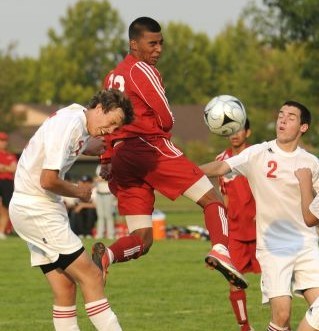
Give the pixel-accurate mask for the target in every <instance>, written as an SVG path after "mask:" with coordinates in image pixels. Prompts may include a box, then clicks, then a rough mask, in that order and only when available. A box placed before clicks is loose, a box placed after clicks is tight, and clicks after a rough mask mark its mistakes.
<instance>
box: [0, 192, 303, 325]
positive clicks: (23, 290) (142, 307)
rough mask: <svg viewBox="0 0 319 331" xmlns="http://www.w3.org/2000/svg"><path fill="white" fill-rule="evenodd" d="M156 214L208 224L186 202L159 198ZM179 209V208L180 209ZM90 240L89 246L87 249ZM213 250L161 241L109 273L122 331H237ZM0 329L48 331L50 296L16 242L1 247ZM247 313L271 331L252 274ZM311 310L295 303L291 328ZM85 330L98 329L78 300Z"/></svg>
mask: <svg viewBox="0 0 319 331" xmlns="http://www.w3.org/2000/svg"><path fill="white" fill-rule="evenodd" d="M156 207H157V208H159V209H161V210H163V211H165V212H166V215H167V219H166V220H167V223H168V224H174V225H190V224H198V225H203V221H202V217H201V213H200V209H199V208H198V207H197V206H196V205H193V204H191V203H188V201H187V200H186V199H185V200H184V199H181V200H179V201H177V202H174V203H172V202H169V201H166V199H164V198H162V197H159V198H158V202H157V206H156ZM179 208H180V209H179ZM92 242H93V241H92V240H86V241H85V245H86V247H87V248H88V249H90V247H91V244H92ZM209 246H210V245H209V243H208V242H206V241H200V240H162V241H157V242H155V243H154V245H153V247H152V249H151V251H150V252H149V253H148V255H146V256H144V257H142V258H140V259H139V260H136V261H130V262H128V263H122V264H115V265H112V267H111V268H110V273H109V277H108V282H107V285H106V289H105V293H106V295H107V297H108V299H109V301H110V303H111V305H112V308H113V310H114V311H115V312H116V314H117V316H118V318H119V320H120V323H121V325H122V328H123V330H125V331H144V330H145V331H146V330H147V331H163V330H165V331H203V330H210V331H238V326H237V325H236V322H235V319H234V317H233V314H232V311H231V308H230V304H229V301H228V284H227V283H226V282H225V280H224V278H223V277H222V276H221V275H220V274H219V273H218V272H212V271H210V270H208V269H207V268H205V267H204V263H203V258H204V256H205V254H206V253H207V251H208V250H209ZM0 250H1V259H0V330H3V331H44V330H45V331H48V330H53V325H52V320H51V307H52V295H51V292H50V290H49V287H48V284H47V282H46V280H45V278H44V277H43V275H42V273H41V272H40V271H39V270H38V268H31V267H30V263H29V259H30V258H29V252H28V249H27V247H26V245H25V243H24V242H23V241H22V240H21V239H19V238H18V237H15V236H13V237H11V238H9V239H8V240H6V241H0ZM247 278H248V280H249V282H250V287H249V288H248V290H247V297H248V311H249V316H250V320H251V323H252V325H253V326H254V328H255V330H256V331H264V330H266V326H267V324H268V320H269V308H268V307H267V306H266V307H262V305H261V303H260V302H261V294H260V289H259V276H258V275H252V274H249V275H247ZM305 310H306V305H305V302H304V300H302V299H298V298H295V299H294V300H293V313H292V327H293V329H294V330H295V329H296V326H297V324H298V321H299V320H300V319H301V318H302V317H303V315H304V313H305ZM78 319H79V325H80V328H81V330H83V331H90V330H92V331H93V330H94V328H93V326H92V325H91V324H90V322H89V320H88V318H87V317H86V314H85V311H84V309H83V302H82V298H81V294H80V293H79V295H78Z"/></svg>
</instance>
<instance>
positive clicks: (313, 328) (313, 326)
mask: <svg viewBox="0 0 319 331" xmlns="http://www.w3.org/2000/svg"><path fill="white" fill-rule="evenodd" d="M295 175H296V177H297V179H298V181H299V186H300V193H301V207H302V213H303V217H304V220H305V223H306V224H307V226H310V227H311V226H318V224H319V195H317V196H315V197H314V190H313V186H312V173H311V170H310V169H309V168H300V169H298V170H296V171H295ZM318 330H319V297H318V298H317V299H316V300H315V301H314V303H313V304H312V305H311V307H309V309H308V310H307V312H306V315H305V317H304V319H303V320H302V321H301V323H300V325H299V328H298V330H297V331H318Z"/></svg>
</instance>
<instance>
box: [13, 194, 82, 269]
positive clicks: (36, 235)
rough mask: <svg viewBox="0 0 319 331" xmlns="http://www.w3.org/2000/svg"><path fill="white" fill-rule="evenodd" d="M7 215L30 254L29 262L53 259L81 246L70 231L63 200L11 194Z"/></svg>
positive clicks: (35, 263) (41, 263) (50, 260)
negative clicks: (55, 200)
mask: <svg viewBox="0 0 319 331" xmlns="http://www.w3.org/2000/svg"><path fill="white" fill-rule="evenodd" d="M9 214H10V219H11V222H12V225H13V227H14V230H15V231H16V233H17V234H18V235H19V236H20V237H21V238H22V239H24V240H25V241H26V242H27V244H28V247H29V249H30V253H31V265H32V266H39V265H44V264H49V263H53V262H55V261H56V260H57V259H58V258H59V254H72V253H74V252H76V251H77V250H79V249H80V248H81V247H82V246H83V245H82V242H81V240H80V239H79V238H78V237H77V236H76V235H75V234H74V233H73V231H72V230H71V228H70V223H69V219H68V215H67V211H66V208H65V206H64V204H63V202H52V201H50V200H47V199H45V198H42V197H40V198H36V199H35V198H34V197H29V196H24V195H23V196H22V195H20V194H16V193H14V195H13V197H12V199H11V202H10V206H9Z"/></svg>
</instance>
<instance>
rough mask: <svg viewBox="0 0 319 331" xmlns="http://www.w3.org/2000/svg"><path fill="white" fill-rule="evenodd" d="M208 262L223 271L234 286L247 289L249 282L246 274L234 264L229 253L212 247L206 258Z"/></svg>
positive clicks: (212, 266)
mask: <svg viewBox="0 0 319 331" xmlns="http://www.w3.org/2000/svg"><path fill="white" fill-rule="evenodd" d="M205 262H206V264H207V265H208V266H209V267H210V268H213V269H216V270H218V271H219V272H221V273H222V274H223V275H224V277H225V278H226V279H227V280H228V281H229V282H230V283H231V284H232V285H234V286H236V287H238V288H241V289H245V288H247V287H248V282H247V280H246V279H245V278H244V276H243V275H242V274H241V273H240V272H239V271H238V270H237V269H236V268H235V267H234V266H233V264H232V263H231V260H230V258H229V257H228V256H227V255H224V254H221V253H218V252H217V251H216V250H214V249H212V250H211V251H210V252H209V253H208V255H207V256H206V258H205Z"/></svg>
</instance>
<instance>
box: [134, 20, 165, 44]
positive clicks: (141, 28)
mask: <svg viewBox="0 0 319 331" xmlns="http://www.w3.org/2000/svg"><path fill="white" fill-rule="evenodd" d="M145 31H147V32H161V26H160V25H159V23H158V22H157V21H155V20H154V19H153V18H151V17H146V16H143V17H139V18H137V19H135V20H134V21H133V22H132V23H131V24H130V26H129V29H128V37H129V39H130V40H132V39H138V38H139V37H140V36H141V35H142V34H143V32H145Z"/></svg>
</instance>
